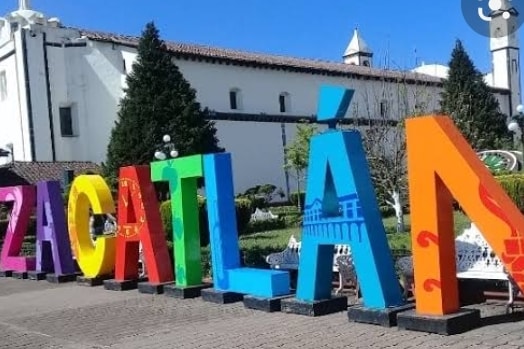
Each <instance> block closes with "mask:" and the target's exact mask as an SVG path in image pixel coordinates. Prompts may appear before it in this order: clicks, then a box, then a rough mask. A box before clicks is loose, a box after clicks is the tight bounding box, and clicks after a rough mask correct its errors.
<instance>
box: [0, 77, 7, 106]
mask: <svg viewBox="0 0 524 349" xmlns="http://www.w3.org/2000/svg"><path fill="white" fill-rule="evenodd" d="M6 99H7V73H6V71H5V70H2V71H1V72H0V101H5V100H6Z"/></svg>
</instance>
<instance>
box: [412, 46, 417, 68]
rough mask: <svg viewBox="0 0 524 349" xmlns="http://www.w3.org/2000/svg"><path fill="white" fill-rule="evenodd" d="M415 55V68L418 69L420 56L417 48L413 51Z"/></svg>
mask: <svg viewBox="0 0 524 349" xmlns="http://www.w3.org/2000/svg"><path fill="white" fill-rule="evenodd" d="M413 55H414V56H415V68H416V67H418V55H417V47H416V46H415V48H414V49H413Z"/></svg>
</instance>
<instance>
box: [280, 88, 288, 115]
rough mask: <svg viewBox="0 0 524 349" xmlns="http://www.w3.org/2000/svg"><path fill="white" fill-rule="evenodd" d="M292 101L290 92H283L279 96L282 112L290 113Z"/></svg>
mask: <svg viewBox="0 0 524 349" xmlns="http://www.w3.org/2000/svg"><path fill="white" fill-rule="evenodd" d="M290 102H291V101H290V97H289V93H287V92H282V93H281V94H280V95H279V96H278V104H279V107H280V112H281V113H288V112H289V111H290V109H291V103H290Z"/></svg>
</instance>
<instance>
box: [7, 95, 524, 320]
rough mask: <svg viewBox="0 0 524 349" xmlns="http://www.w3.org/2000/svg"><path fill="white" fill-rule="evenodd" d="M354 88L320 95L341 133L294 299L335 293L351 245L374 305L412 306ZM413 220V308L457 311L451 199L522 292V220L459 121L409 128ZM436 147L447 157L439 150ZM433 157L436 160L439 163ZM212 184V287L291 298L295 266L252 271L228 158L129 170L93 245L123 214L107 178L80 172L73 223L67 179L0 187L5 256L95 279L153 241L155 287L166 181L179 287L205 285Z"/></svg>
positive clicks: (428, 120) (311, 199) (149, 248)
mask: <svg viewBox="0 0 524 349" xmlns="http://www.w3.org/2000/svg"><path fill="white" fill-rule="evenodd" d="M352 94H353V91H351V90H346V89H344V88H337V87H324V88H322V89H321V96H320V97H321V100H320V108H319V121H323V122H327V123H328V124H329V125H330V129H329V130H328V131H326V132H324V133H323V134H320V135H317V136H315V137H314V138H313V139H312V141H311V151H310V166H309V173H308V183H307V193H306V207H305V217H304V227H303V236H302V250H301V257H300V265H299V280H298V289H297V294H296V298H297V299H298V300H300V301H304V302H310V303H314V302H316V301H317V300H320V299H323V298H329V297H330V294H331V268H332V262H333V245H334V244H337V243H345V244H349V245H350V247H351V253H352V257H353V260H354V266H355V270H356V273H357V276H358V279H359V282H360V286H361V289H362V296H363V299H364V305H365V306H366V307H367V308H371V309H379V310H380V309H382V310H384V309H386V308H391V307H395V306H397V305H400V304H401V303H402V300H401V296H400V290H399V288H398V283H397V280H396V277H395V272H394V268H393V263H392V258H391V253H390V251H389V249H388V245H387V240H386V235H385V231H384V227H383V225H382V221H381V217H380V214H379V210H378V205H377V202H376V198H375V194H374V190H373V187H372V181H371V178H370V174H369V169H368V166H367V162H366V158H365V154H364V151H363V148H362V142H361V138H360V134H359V133H358V132H357V131H346V132H342V131H337V130H335V129H334V125H335V124H336V121H337V119H338V118H341V117H343V116H344V115H345V114H346V111H347V107H348V105H349V103H350V100H351V97H352ZM406 124H407V126H406V127H407V130H406V132H407V152H408V170H409V185H410V194H411V224H412V238H413V254H414V269H415V282H416V289H417V291H416V311H417V313H419V314H427V315H436V316H439V315H448V314H453V313H456V312H458V311H459V304H458V292H457V288H458V287H457V278H456V270H455V269H456V268H455V263H454V261H455V258H454V253H455V248H454V241H453V239H454V234H453V224H452V222H453V216H452V198H453V197H454V198H455V199H456V200H458V201H459V202H460V204H461V206H462V207H463V208H464V210H465V211H466V213H467V214H468V215H469V216H470V217H471V218H472V219H473V220H474V221H475V223H476V224H477V225H478V227H479V228H480V229H481V231H482V232H483V233H484V235H485V238H486V240H487V241H488V242H489V244H490V245H491V246H492V247H493V249H494V250H495V251H496V253H497V255H498V256H499V257H500V258H501V260H502V261H503V262H504V264H505V266H506V268H507V270H508V272H509V274H510V275H511V276H512V277H513V278H514V279H515V281H516V282H517V283H518V285H519V287H520V288H521V289H524V236H523V235H522V232H521V231H520V230H519V228H518V227H524V217H523V216H522V214H521V213H520V212H519V210H518V209H517V208H516V206H515V205H514V204H513V202H512V201H511V199H510V198H509V197H508V196H507V195H506V194H505V192H504V191H503V190H502V188H501V187H500V186H499V185H498V184H497V182H496V181H495V180H494V178H493V177H492V175H491V174H490V173H489V171H488V169H487V168H486V166H485V165H484V164H483V163H482V161H481V160H480V159H479V158H478V156H477V155H476V154H475V152H474V151H473V150H472V149H471V147H470V146H469V145H468V144H467V142H466V140H465V139H464V137H463V136H462V135H460V133H459V131H458V130H457V128H456V127H455V126H454V125H453V123H452V122H451V120H450V119H449V118H447V117H444V116H427V117H418V118H413V119H409V120H408V121H407V122H406ZM435 144H438V145H439V146H438V151H437V150H436V149H434V148H433V146H434V145H435ZM428 155H429V156H428ZM202 177H203V178H204V181H205V187H206V194H207V209H208V223H209V231H210V235H211V236H210V241H211V257H212V268H213V278H214V280H213V282H214V288H215V289H216V290H218V291H231V292H236V293H242V294H246V295H252V296H256V297H266V298H272V297H278V296H282V295H287V294H289V292H290V290H289V275H288V273H287V272H286V271H274V270H258V269H253V268H245V267H242V265H241V263H240V253H239V245H238V232H237V227H236V217H235V207H234V188H233V173H232V170H231V155H230V154H227V153H224V154H210V155H193V156H188V157H183V158H178V159H173V160H165V161H159V162H154V163H152V165H151V168H149V166H130V167H125V168H122V169H121V171H120V181H119V190H118V227H119V228H118V233H117V236H116V237H112V236H109V237H108V236H103V237H99V238H98V239H97V240H96V243H93V242H92V240H91V238H90V234H89V231H88V226H89V214H90V209H91V210H92V212H93V213H94V214H103V213H113V212H114V211H115V207H114V202H113V198H112V196H111V192H110V189H109V187H108V186H107V184H106V183H105V181H104V180H103V179H102V177H100V176H98V175H82V176H79V177H77V178H76V179H75V180H74V182H73V184H72V186H71V191H70V193H69V203H68V217H67V227H68V232H69V234H68V235H67V234H66V231H67V230H66V223H65V218H64V217H63V210H64V207H63V203H62V202H61V200H60V199H59V195H58V185H57V183H56V182H46V183H40V184H39V185H38V187H37V188H36V190H35V187H33V186H18V187H9V188H0V202H12V203H13V210H12V214H11V218H10V222H9V225H8V228H7V231H6V234H5V240H4V244H3V246H2V251H1V254H0V268H1V269H2V270H12V271H22V272H26V271H31V270H42V271H49V270H51V269H52V270H53V271H54V272H55V273H69V272H71V268H72V257H71V251H72V255H74V257H75V258H76V261H77V262H78V265H79V267H80V268H81V270H82V272H83V274H84V276H85V277H88V278H95V277H100V276H106V275H111V274H113V273H114V275H115V279H117V280H126V279H137V278H138V275H137V267H136V265H137V260H138V248H139V247H138V246H139V243H141V244H142V246H143V249H144V256H145V262H146V265H147V266H148V272H149V282H151V283H166V282H170V281H173V270H172V268H171V261H170V258H169V256H168V252H167V251H168V250H167V244H166V241H165V239H164V238H163V236H164V232H163V231H162V226H161V224H160V216H159V205H158V202H157V200H156V198H155V195H154V188H153V182H158V181H166V182H169V185H170V191H171V202H172V219H173V242H174V246H175V249H174V260H175V268H174V269H175V270H174V271H175V273H174V274H175V275H176V281H175V282H176V285H177V286H180V287H186V286H192V285H199V284H201V283H202V270H201V263H200V260H201V254H200V241H199V237H200V233H199V230H200V227H199V220H198V202H197V180H198V179H199V178H202ZM36 197H38V204H37V205H38V219H37V232H38V234H37V245H38V252H37V257H36V260H35V258H32V257H31V258H29V257H20V256H19V253H20V249H21V246H22V242H23V237H24V234H25V232H26V230H27V227H28V223H29V220H30V215H31V211H32V209H33V207H34V205H35V202H36Z"/></svg>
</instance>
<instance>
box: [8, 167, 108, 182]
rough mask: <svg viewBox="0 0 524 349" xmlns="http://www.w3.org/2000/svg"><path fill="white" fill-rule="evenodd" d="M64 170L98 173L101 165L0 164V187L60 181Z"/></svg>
mask: <svg viewBox="0 0 524 349" xmlns="http://www.w3.org/2000/svg"><path fill="white" fill-rule="evenodd" d="M65 170H73V171H74V173H75V175H79V174H83V173H86V172H93V173H100V172H101V167H100V166H99V165H97V164H95V163H93V162H87V161H86V162H83V161H70V162H69V161H58V162H51V161H49V162H47V161H41V162H39V161H34V162H24V161H15V162H14V163H9V164H6V165H2V166H0V187H5V186H11V185H25V184H36V183H37V182H39V181H46V180H47V181H49V180H57V181H62V180H63V178H64V171H65Z"/></svg>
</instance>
